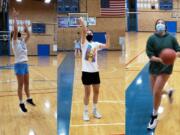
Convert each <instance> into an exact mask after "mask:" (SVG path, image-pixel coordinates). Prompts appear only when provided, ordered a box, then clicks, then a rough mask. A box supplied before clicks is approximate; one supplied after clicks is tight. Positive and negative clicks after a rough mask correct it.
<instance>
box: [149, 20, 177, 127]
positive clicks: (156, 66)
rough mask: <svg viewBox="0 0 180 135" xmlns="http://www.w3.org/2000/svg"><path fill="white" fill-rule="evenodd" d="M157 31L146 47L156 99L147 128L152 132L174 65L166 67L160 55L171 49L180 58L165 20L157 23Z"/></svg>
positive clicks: (175, 42) (174, 39)
mask: <svg viewBox="0 0 180 135" xmlns="http://www.w3.org/2000/svg"><path fill="white" fill-rule="evenodd" d="M155 30H156V32H155V33H154V34H153V35H151V36H150V37H149V39H148V41H147V46H146V53H147V56H148V57H149V59H150V66H149V73H150V80H151V86H152V90H153V97H154V104H153V113H152V116H151V120H150V122H149V124H148V127H147V128H148V129H150V130H152V129H154V128H155V127H156V126H157V117H158V112H157V111H158V108H159V106H160V103H161V96H162V93H163V91H162V90H163V87H164V85H165V84H166V82H167V80H168V79H169V77H170V75H171V73H172V71H173V65H165V64H164V63H163V60H162V59H161V58H160V57H159V55H160V53H161V51H162V50H163V49H165V48H170V49H173V50H175V51H176V52H177V56H178V57H180V46H179V44H178V42H177V40H176V38H175V37H173V36H172V35H170V34H169V33H167V31H166V25H165V21H164V20H162V19H159V20H157V21H156V23H155ZM171 94H172V93H170V95H171Z"/></svg>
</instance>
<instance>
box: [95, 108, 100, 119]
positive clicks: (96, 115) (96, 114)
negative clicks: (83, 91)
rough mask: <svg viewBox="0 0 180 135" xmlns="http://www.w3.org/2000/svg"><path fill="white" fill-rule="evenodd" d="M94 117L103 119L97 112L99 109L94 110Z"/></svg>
mask: <svg viewBox="0 0 180 135" xmlns="http://www.w3.org/2000/svg"><path fill="white" fill-rule="evenodd" d="M93 115H94V117H95V118H97V119H100V118H101V117H102V115H101V114H100V113H99V112H98V111H97V109H94V110H93Z"/></svg>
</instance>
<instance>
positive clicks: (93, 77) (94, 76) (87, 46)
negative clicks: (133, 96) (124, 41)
mask: <svg viewBox="0 0 180 135" xmlns="http://www.w3.org/2000/svg"><path fill="white" fill-rule="evenodd" d="M79 22H80V25H81V26H82V33H81V50H82V83H83V85H84V89H85V94H84V112H83V120H85V121H89V114H88V104H89V97H90V91H91V86H92V87H93V115H94V117H95V118H98V119H100V118H101V117H102V116H101V114H100V113H99V112H98V110H97V103H98V97H99V87H100V76H99V68H98V63H97V55H98V53H97V52H98V50H100V49H103V48H108V47H109V45H110V38H109V35H107V36H106V44H102V43H98V42H93V31H92V30H88V29H87V28H86V26H85V23H84V20H83V19H82V18H80V19H79Z"/></svg>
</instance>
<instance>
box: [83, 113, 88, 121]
mask: <svg viewBox="0 0 180 135" xmlns="http://www.w3.org/2000/svg"><path fill="white" fill-rule="evenodd" d="M83 120H84V121H89V113H88V111H84V112H83Z"/></svg>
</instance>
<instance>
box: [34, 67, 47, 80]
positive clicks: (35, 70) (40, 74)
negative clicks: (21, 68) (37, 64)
mask: <svg viewBox="0 0 180 135" xmlns="http://www.w3.org/2000/svg"><path fill="white" fill-rule="evenodd" d="M31 70H33V71H34V72H35V73H36V74H38V75H39V76H41V77H42V78H44V80H48V78H47V77H46V76H45V75H43V74H42V73H40V72H39V71H37V69H31Z"/></svg>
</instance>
